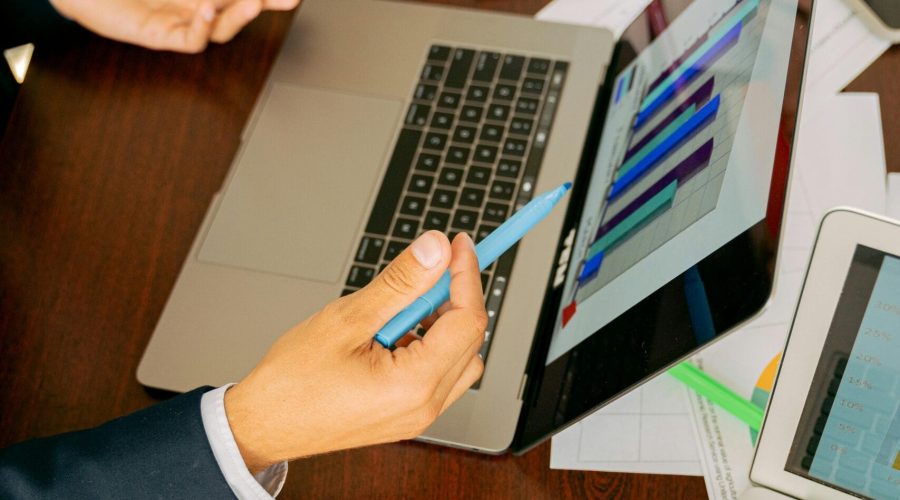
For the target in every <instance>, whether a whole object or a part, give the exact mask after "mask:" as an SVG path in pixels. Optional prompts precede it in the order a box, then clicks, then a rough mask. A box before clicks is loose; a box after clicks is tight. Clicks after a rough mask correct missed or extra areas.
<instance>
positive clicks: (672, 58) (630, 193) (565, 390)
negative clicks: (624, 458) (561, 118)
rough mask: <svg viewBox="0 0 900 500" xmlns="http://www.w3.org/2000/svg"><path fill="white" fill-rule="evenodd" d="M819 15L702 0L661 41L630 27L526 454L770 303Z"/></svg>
mask: <svg viewBox="0 0 900 500" xmlns="http://www.w3.org/2000/svg"><path fill="white" fill-rule="evenodd" d="M810 5H811V2H809V1H807V0H804V1H798V0H696V1H695V2H693V3H691V4H690V5H689V6H687V8H686V9H685V10H684V11H682V12H681V13H680V14H678V16H677V18H674V19H671V23H670V24H669V27H668V29H666V30H665V31H664V32H662V33H661V34H660V35H659V36H658V37H656V38H655V40H653V41H652V42H649V44H648V42H647V40H648V39H649V38H650V36H648V34H646V33H645V32H643V31H641V30H642V29H646V27H647V26H649V24H648V20H647V18H639V19H638V20H637V21H636V22H635V23H634V24H632V26H631V27H630V28H629V29H628V30H626V32H625V35H624V36H623V40H622V41H620V43H619V44H618V45H617V48H616V51H615V53H614V55H613V60H612V63H611V65H610V69H609V71H608V74H607V79H606V82H605V83H604V85H603V87H602V89H600V96H599V97H598V99H597V102H596V104H595V106H596V111H595V114H594V121H593V122H592V124H591V127H590V129H589V131H588V139H587V141H586V143H585V146H584V148H585V149H584V152H583V154H582V159H581V164H580V166H579V170H578V174H577V177H576V179H575V185H574V187H573V188H572V192H571V201H570V204H569V207H568V209H567V213H566V216H565V222H564V228H563V233H562V238H560V244H559V247H558V249H557V254H556V255H557V258H556V261H557V263H558V267H557V269H555V270H554V272H553V273H552V275H551V276H549V277H548V281H549V282H548V287H547V292H546V295H545V301H544V306H543V309H542V312H541V319H540V322H539V326H538V335H536V337H535V343H534V344H533V347H532V351H531V357H530V359H529V364H528V368H527V374H528V380H527V383H526V385H525V391H524V394H523V402H524V404H523V410H522V417H521V418H522V421H521V422H520V425H519V427H518V430H517V435H516V439H515V440H514V443H513V448H514V449H515V450H516V451H523V450H525V449H528V448H529V447H532V446H534V445H535V444H536V443H538V442H540V441H541V440H542V439H544V438H546V437H547V436H549V435H550V434H552V433H554V432H557V431H559V430H560V429H561V428H563V427H565V426H566V425H568V424H570V423H572V422H574V421H575V420H577V419H579V418H581V417H583V416H585V415H587V414H588V413H590V412H591V411H593V410H595V409H596V408H597V407H599V406H600V405H602V404H604V403H607V402H609V401H611V400H612V399H613V398H615V397H616V396H617V395H620V394H623V393H625V392H626V391H627V390H628V389H629V388H631V387H634V386H636V385H637V384H639V383H641V382H642V381H644V380H647V379H648V378H650V377H651V376H653V375H655V374H656V373H658V371H659V370H661V369H663V368H665V367H666V366H668V365H670V364H671V363H672V362H674V361H675V360H678V359H680V358H682V357H684V356H686V355H688V354H689V353H691V352H692V351H694V350H696V349H697V348H698V347H700V346H703V345H704V344H706V343H708V342H710V341H712V340H713V339H715V338H716V337H718V336H720V335H722V334H724V333H725V332H728V331H730V330H731V329H733V328H734V327H735V326H736V325H738V324H740V323H741V322H743V321H746V320H747V319H749V318H750V317H752V316H753V315H754V314H756V313H757V312H758V311H759V310H760V309H761V308H762V307H763V305H764V304H765V303H766V301H767V300H768V298H769V295H770V292H771V290H772V283H773V275H774V269H775V252H776V249H777V248H778V245H779V238H780V234H781V220H782V213H783V208H784V201H785V192H786V183H787V179H788V176H789V171H790V158H791V148H792V144H793V138H794V129H795V124H796V119H797V109H798V103H799V96H800V81H801V76H802V70H803V67H804V61H805V57H806V47H807V40H808V29H807V26H808V19H809V8H810ZM631 35H635V36H631Z"/></svg>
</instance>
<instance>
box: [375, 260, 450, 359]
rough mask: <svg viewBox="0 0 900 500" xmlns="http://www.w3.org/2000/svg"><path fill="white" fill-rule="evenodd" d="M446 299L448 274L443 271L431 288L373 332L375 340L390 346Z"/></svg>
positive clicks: (448, 293)
mask: <svg viewBox="0 0 900 500" xmlns="http://www.w3.org/2000/svg"><path fill="white" fill-rule="evenodd" d="M448 299H450V274H449V273H447V272H444V275H443V276H441V279H440V280H438V282H437V283H436V284H435V285H434V286H433V287H431V290H428V291H427V292H425V294H424V295H422V296H421V297H419V298H417V299H416V300H415V301H414V302H413V303H412V304H410V305H408V306H406V307H405V308H403V310H401V311H400V312H399V313H397V315H396V316H394V317H393V318H391V320H390V321H388V322H387V323H386V324H385V325H384V326H383V327H382V328H381V330H379V331H378V333H376V334H375V340H376V341H378V343H379V344H381V345H383V346H384V347H391V346H392V345H394V344H395V343H397V341H398V340H400V339H401V338H403V336H404V335H406V334H407V332H409V331H410V330H412V329H413V328H415V327H416V325H418V324H419V322H421V321H422V320H423V319H425V318H427V317H428V316H431V315H432V314H433V313H434V311H436V310H437V308H438V307H440V306H441V304H443V303H444V302H447V300H448Z"/></svg>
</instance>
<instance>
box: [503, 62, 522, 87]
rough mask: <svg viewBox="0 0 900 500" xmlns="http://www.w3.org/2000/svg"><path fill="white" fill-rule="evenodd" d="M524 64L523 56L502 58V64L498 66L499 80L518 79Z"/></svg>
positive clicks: (515, 80)
mask: <svg viewBox="0 0 900 500" xmlns="http://www.w3.org/2000/svg"><path fill="white" fill-rule="evenodd" d="M524 66H525V58H524V57H522V56H506V57H504V58H503V66H502V67H501V68H500V79H501V80H512V81H514V82H517V81H519V77H521V76H522V68H523V67H524Z"/></svg>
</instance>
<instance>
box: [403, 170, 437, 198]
mask: <svg viewBox="0 0 900 500" xmlns="http://www.w3.org/2000/svg"><path fill="white" fill-rule="evenodd" d="M432 183H434V177H432V176H430V175H420V174H416V175H413V176H412V179H410V180H409V190H410V191H412V192H413V193H425V194H428V193H429V192H430V191H431V184H432Z"/></svg>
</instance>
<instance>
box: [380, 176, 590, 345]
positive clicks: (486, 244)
mask: <svg viewBox="0 0 900 500" xmlns="http://www.w3.org/2000/svg"><path fill="white" fill-rule="evenodd" d="M571 187H572V183H571V182H567V183H565V184H563V185H562V186H560V187H558V188H556V189H554V190H552V191H547V192H546V193H544V194H541V195H539V196H537V197H536V198H535V199H533V200H531V201H530V202H529V203H528V204H527V205H525V206H524V207H522V209H521V210H519V211H518V212H516V213H515V215H513V216H512V217H510V218H509V219H508V220H507V221H506V222H504V223H503V224H501V225H500V227H498V228H497V229H495V230H494V232H492V233H491V234H489V235H488V236H487V237H486V238H485V239H483V240H481V243H479V244H477V245H475V254H476V255H477V256H478V267H479V268H480V269H481V270H482V271H484V270H485V269H486V268H487V267H488V266H490V265H491V264H493V263H494V261H496V260H497V259H498V258H500V256H501V255H503V253H504V252H506V251H507V250H509V248H510V247H511V246H513V245H515V244H516V242H518V241H519V240H521V239H522V237H523V236H525V233H527V232H528V231H530V230H531V228H533V227H534V226H536V225H537V223H538V222H540V221H542V220H543V219H544V217H547V214H549V213H550V211H551V210H553V207H554V206H555V205H556V203H557V202H558V201H559V200H560V199H561V198H562V197H563V195H564V194H566V191H568V190H569V188H571ZM449 299H450V273H448V272H445V273H444V275H443V276H441V279H440V280H438V282H437V284H435V285H434V286H433V287H432V288H431V290H428V292H426V293H425V295H422V296H421V297H419V298H418V299H416V300H415V302H413V303H412V304H410V305H409V306H407V307H406V308H405V309H403V310H402V311H400V312H399V313H397V315H396V316H394V317H393V318H392V319H391V320H390V321H388V322H387V324H386V325H384V326H383V327H382V328H381V330H379V331H378V333H376V334H375V340H377V341H378V343H379V344H381V345H383V346H385V347H391V346H392V345H394V343H395V342H397V341H398V340H400V338H401V337H403V336H404V335H406V333H407V332H409V331H410V330H412V329H413V328H415V327H416V325H418V324H419V322H421V321H422V320H423V319H425V318H427V317H428V316H430V315H431V314H432V313H433V312H434V311H436V310H437V309H438V307H440V306H441V304H443V303H444V302H447V300H449Z"/></svg>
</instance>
